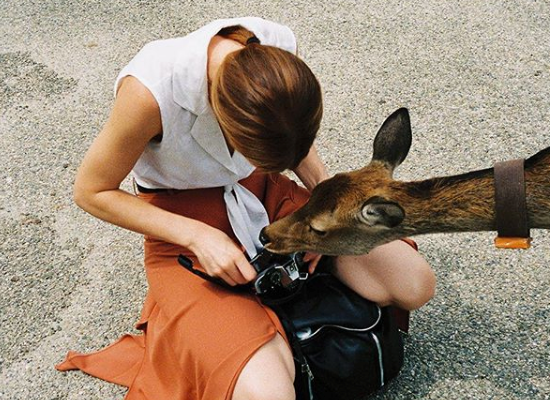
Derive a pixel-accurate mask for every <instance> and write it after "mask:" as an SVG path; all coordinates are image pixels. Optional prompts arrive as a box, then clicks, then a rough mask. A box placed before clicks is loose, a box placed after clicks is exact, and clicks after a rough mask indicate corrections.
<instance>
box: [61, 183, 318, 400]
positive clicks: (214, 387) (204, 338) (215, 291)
mask: <svg viewBox="0 0 550 400" xmlns="http://www.w3.org/2000/svg"><path fill="white" fill-rule="evenodd" d="M241 183H242V184H243V185H244V186H245V187H247V188H248V189H249V190H250V191H252V192H253V193H254V194H255V195H256V196H257V197H258V198H259V199H260V200H261V201H262V202H263V203H264V205H265V208H266V210H267V212H268V214H269V219H270V221H274V220H277V219H279V218H282V217H284V216H285V215H288V214H290V213H292V212H293V211H295V210H296V209H297V208H299V207H301V206H302V205H303V204H304V203H305V202H306V201H307V199H308V197H309V193H308V192H307V190H305V189H303V188H301V187H299V186H298V185H296V183H294V182H293V181H291V180H290V179H288V178H286V177H284V176H282V175H279V174H269V175H264V174H259V173H254V174H253V175H251V176H250V177H248V178H246V179H244V180H243V181H241ZM139 197H140V198H142V199H143V200H145V201H147V202H149V203H151V204H154V205H156V206H158V207H160V208H163V209H165V210H168V211H171V212H173V213H175V214H179V215H183V216H186V217H189V218H194V219H197V220H200V221H203V222H205V223H207V224H209V225H211V226H214V227H216V228H218V229H221V230H222V231H224V232H225V233H226V234H228V235H229V236H230V237H231V238H232V239H233V240H234V241H235V242H237V239H236V238H235V235H234V234H233V231H232V229H231V226H230V224H229V221H228V218H227V213H226V208H225V203H224V200H223V188H213V189H197V190H185V191H169V192H160V193H148V194H140V195H139ZM180 253H182V254H185V255H187V256H188V257H190V258H191V259H192V260H193V262H194V264H195V267H199V268H200V266H199V265H198V264H197V259H196V258H195V257H194V255H193V254H191V253H190V252H189V250H187V249H185V248H182V247H180V246H177V245H174V244H171V243H167V242H163V241H160V240H157V239H155V238H152V237H145V269H146V274H147V280H148V284H149V285H148V286H149V289H148V293H147V297H146V299H145V304H144V306H143V310H142V314H141V319H140V321H139V322H138V323H137V328H138V329H140V330H141V331H142V332H143V333H142V334H141V335H125V336H123V337H122V338H120V339H119V340H118V341H117V342H115V343H113V344H112V345H110V346H108V347H106V348H104V349H103V350H100V351H98V352H96V353H92V354H78V353H75V352H69V354H68V355H67V357H66V359H65V361H63V362H62V363H61V364H59V365H57V366H56V368H57V369H58V370H60V371H67V370H71V369H80V370H81V371H83V372H86V373H88V374H90V375H93V376H95V377H98V378H100V379H103V380H106V381H109V382H113V383H117V384H120V385H123V386H127V387H128V388H129V391H128V393H127V395H126V397H125V399H126V400H138V399H140V400H142V399H149V400H152V399H155V400H221V399H227V400H229V399H231V397H232V393H233V389H234V387H235V383H236V381H237V378H238V376H239V374H240V372H241V370H242V368H243V367H244V366H245V364H246V363H247V361H248V360H249V359H250V358H251V357H252V355H253V354H254V352H255V351H256V350H258V349H259V348H260V347H262V346H263V345H264V344H266V343H267V342H269V341H270V340H271V339H272V338H273V337H274V336H275V335H276V334H277V332H278V333H280V334H281V335H282V336H283V337H284V338H285V339H286V337H285V334H284V330H283V327H282V326H281V323H280V322H279V320H278V318H277V316H276V315H275V313H274V312H273V311H272V310H271V309H270V308H268V307H266V306H264V305H263V304H261V303H260V302H259V301H258V300H257V298H256V297H255V296H253V295H251V294H250V295H248V294H236V293H233V292H230V291H227V290H225V289H223V288H221V287H218V286H216V285H215V284H212V283H208V282H206V281H204V280H203V279H201V278H199V277H197V276H195V275H194V274H191V273H189V272H188V271H186V270H185V269H184V268H182V267H181V266H180V265H179V264H178V262H177V256H178V254H180Z"/></svg>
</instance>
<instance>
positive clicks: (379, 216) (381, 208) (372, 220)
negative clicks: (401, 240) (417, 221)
mask: <svg viewBox="0 0 550 400" xmlns="http://www.w3.org/2000/svg"><path fill="white" fill-rule="evenodd" d="M404 218H405V210H403V208H402V207H401V206H400V205H399V204H397V203H394V202H391V201H388V200H386V199H384V198H382V197H371V198H370V199H369V200H367V202H366V203H365V204H364V205H363V208H362V209H361V220H362V221H363V222H364V223H366V224H367V225H369V226H384V227H386V228H394V227H396V226H397V225H399V224H400V223H401V222H402V221H403V219H404Z"/></svg>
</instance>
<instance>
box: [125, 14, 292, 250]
mask: <svg viewBox="0 0 550 400" xmlns="http://www.w3.org/2000/svg"><path fill="white" fill-rule="evenodd" d="M234 25H241V26H243V27H244V28H246V29H248V30H249V31H251V32H252V33H254V34H255V35H256V37H258V39H259V40H260V42H261V43H262V44H264V45H270V46H276V47H279V48H281V49H284V50H287V51H289V52H292V53H296V39H295V37H294V34H293V33H292V31H291V30H290V29H289V28H288V27H286V26H284V25H280V24H277V23H275V22H271V21H267V20H264V19H262V18H256V17H245V18H232V19H220V20H216V21H213V22H211V23H209V24H208V25H206V26H204V27H202V28H200V29H198V30H196V31H194V32H192V33H190V34H189V35H187V36H185V37H181V38H174V39H166V40H157V41H154V42H151V43H148V44H147V45H145V46H144V47H143V49H141V50H140V51H139V53H138V54H137V55H136V56H135V57H134V58H133V59H132V60H131V61H130V63H129V64H128V65H127V66H126V67H124V68H123V69H122V71H121V72H120V74H119V75H118V77H117V79H116V82H115V95H116V92H117V90H118V87H119V84H120V80H121V79H122V78H124V77H125V76H128V75H131V76H134V77H135V78H137V79H138V80H139V81H140V82H141V83H142V84H143V85H145V86H146V87H147V89H149V91H150V92H151V93H152V94H153V96H154V97H155V99H156V101H157V103H158V105H159V108H160V114H161V120H162V140H161V141H160V142H153V141H152V142H149V143H148V144H147V146H146V148H145V151H144V152H143V154H142V155H141V156H140V158H139V159H138V161H137V163H136V164H135V166H134V168H133V170H132V174H133V176H134V178H135V180H136V182H137V183H138V184H139V185H140V186H142V187H145V188H150V189H152V188H171V189H195V188H209V187H220V186H224V187H225V188H226V195H225V200H226V203H227V206H228V215H229V218H230V221H231V225H232V227H233V230H234V231H235V234H236V235H237V237H238V238H239V240H241V243H242V244H243V245H244V246H245V248H246V249H247V252H248V253H249V256H251V257H252V256H253V255H254V254H255V252H254V251H253V248H252V244H251V243H250V241H252V242H253V243H254V247H256V248H259V246H260V244H259V242H258V240H257V236H258V233H259V229H261V228H262V227H263V226H265V225H267V223H268V221H267V215H266V213H265V209H263V206H262V205H261V203H260V202H259V200H258V199H257V198H256V197H255V196H254V195H253V194H252V193H250V192H249V191H248V190H246V189H245V188H244V187H242V186H241V185H238V184H237V182H238V181H239V180H241V179H243V178H246V177H247V176H249V175H250V174H251V173H252V171H253V170H254V167H253V166H252V165H251V164H250V163H249V162H248V160H246V159H245V158H244V157H243V156H242V155H241V154H240V153H238V152H237V151H234V152H233V155H232V156H231V154H230V152H229V149H228V148H227V145H226V142H225V139H224V137H223V134H222V131H221V129H220V126H219V124H218V122H217V120H216V118H215V117H214V114H213V111H212V108H211V107H210V103H209V101H208V80H207V50H208V45H209V43H210V40H211V39H212V37H213V36H214V35H216V34H217V33H218V32H219V31H220V30H221V29H222V28H225V27H228V26H234ZM251 196H252V198H251ZM258 203H259V204H258ZM260 225H261V226H260ZM258 227H259V229H258ZM238 231H240V232H238ZM244 231H249V232H248V233H246V232H244ZM244 236H250V238H245V237H244ZM247 242H248V243H247ZM251 253H253V254H251Z"/></svg>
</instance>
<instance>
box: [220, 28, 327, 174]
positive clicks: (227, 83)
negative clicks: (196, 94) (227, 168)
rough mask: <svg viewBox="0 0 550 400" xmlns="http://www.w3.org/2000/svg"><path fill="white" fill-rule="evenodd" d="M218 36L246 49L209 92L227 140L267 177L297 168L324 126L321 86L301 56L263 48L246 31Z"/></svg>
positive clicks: (229, 59) (228, 62)
mask: <svg viewBox="0 0 550 400" xmlns="http://www.w3.org/2000/svg"><path fill="white" fill-rule="evenodd" d="M218 34H219V35H222V36H224V37H228V38H230V39H233V40H236V41H238V42H239V43H242V44H244V45H245V47H244V48H243V49H241V50H238V51H235V52H232V53H229V54H228V55H227V56H226V57H225V59H224V61H223V63H222V64H221V66H220V67H219V69H218V72H217V74H216V77H215V78H214V80H213V82H212V89H211V92H210V100H211V103H212V109H213V110H214V114H215V115H216V118H217V119H218V122H219V124H220V127H221V128H222V131H223V132H224V135H225V137H226V140H227V141H228V142H229V144H230V145H231V146H232V147H234V148H235V149H236V150H237V151H238V152H240V153H241V154H242V155H243V156H245V157H246V158H247V159H248V160H249V161H250V162H251V163H252V164H253V165H255V166H256V167H259V168H260V169H262V170H264V171H266V172H280V171H283V170H285V169H288V168H290V169H292V168H295V167H297V166H298V164H299V163H300V162H301V161H302V160H303V159H304V157H305V156H306V155H307V154H308V152H309V149H310V148H311V145H312V144H313V141H314V139H315V137H316V135H317V131H318V130H319V126H320V123H321V117H322V114H323V102H322V95H321V87H320V85H319V82H318V81H317V79H316V78H315V76H314V75H313V73H312V72H311V70H310V69H309V67H308V66H307V65H306V64H305V63H304V62H303V61H302V60H300V59H299V58H298V57H297V56H296V55H294V54H292V53H290V52H288V51H285V50H282V49H280V48H277V47H273V46H265V45H260V44H259V43H258V40H257V39H256V38H255V36H254V34H253V33H251V32H250V31H248V30H246V29H244V28H242V27H230V28H225V29H223V30H222V31H220V32H219V33H218ZM250 38H254V39H253V41H250V40H249V39H250ZM247 42H248V43H249V44H247Z"/></svg>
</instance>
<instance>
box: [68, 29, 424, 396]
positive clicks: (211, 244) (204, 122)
mask: <svg viewBox="0 0 550 400" xmlns="http://www.w3.org/2000/svg"><path fill="white" fill-rule="evenodd" d="M295 53H296V42H295V38H294V35H293V33H292V32H291V31H290V30H289V29H288V28H287V27H285V26H282V25H279V24H276V23H273V22H269V21H266V20H263V19H260V18H237V19H228V20H217V21H214V22H212V23H210V24H208V25H206V26H205V27H203V28H201V29H199V30H197V31H195V32H193V33H191V34H190V35H188V36H186V37H184V38H177V39H169V40H163V41H157V42H153V43H150V44H148V45H146V46H145V47H144V48H143V49H142V50H141V51H140V52H139V53H138V55H137V56H136V57H135V58H134V59H133V60H132V61H131V62H130V64H128V66H126V67H125V68H124V69H123V70H122V72H121V73H120V75H119V77H118V79H117V82H116V85H115V92H116V100H115V104H114V107H113V110H112V113H111V116H110V118H109V120H108V121H107V123H106V124H105V127H104V128H103V130H102V131H101V132H100V134H99V136H98V137H97V138H96V140H95V141H94V143H93V144H92V146H91V147H90V149H89V150H88V152H87V154H86V156H85V158H84V160H83V162H82V165H81V166H80V169H79V171H78V174H77V178H76V181H75V189H74V194H75V201H76V203H77V204H78V205H79V206H80V207H82V208H83V209H84V210H86V211H88V212H89V213H91V214H92V215H94V216H96V217H98V218H101V219H103V220H105V221H108V222H110V223H113V224H116V225H119V226H121V227H123V228H126V229H130V230H133V231H136V232H139V233H142V234H144V235H145V266H146V272H147V279H148V283H149V290H148V294H147V298H146V301H145V305H144V307H143V311H142V317H141V320H140V321H139V323H138V325H137V326H138V328H139V329H141V330H142V331H143V335H140V336H131V335H126V336H124V337H123V338H122V339H120V340H119V341H118V342H117V343H115V344H114V345H112V346H109V347H107V348H106V349H104V350H102V351H100V352H98V353H94V354H90V355H81V354H76V353H69V355H68V357H67V359H66V360H65V361H64V362H63V363H62V364H60V365H59V366H58V369H60V370H68V369H76V368H78V369H81V370H83V371H85V372H88V373H90V374H92V375H94V376H97V377H100V378H102V379H105V380H108V381H111V382H115V383H119V384H122V385H125V386H128V387H129V391H128V394H127V397H126V398H127V399H130V400H134V399H152V398H154V399H161V400H163V399H181V400H190V399H202V400H219V399H228V400H229V399H232V400H245V399H250V400H252V399H254V400H264V399H270V400H272V399H273V400H274V399H281V400H282V399H285V400H287V399H293V398H294V397H295V394H294V388H293V380H294V364H293V358H292V354H291V351H290V349H289V346H288V344H287V342H286V338H285V335H284V331H283V329H282V327H281V324H280V322H279V321H278V319H277V317H276V315H275V314H274V313H273V311H272V310H270V309H269V308H267V307H265V306H263V305H262V304H261V303H260V302H259V301H258V300H257V299H256V298H255V297H254V296H252V295H249V294H235V293H233V292H230V291H227V290H225V289H223V288H221V287H217V286H216V285H213V284H211V283H207V282H205V281H204V280H202V279H200V278H199V277H196V276H194V275H192V274H190V273H189V272H188V271H186V270H184V269H183V268H181V267H180V266H179V265H178V263H177V260H176V257H177V255H178V254H180V253H183V254H186V255H187V256H189V257H190V258H192V260H193V261H194V264H195V267H196V268H201V269H202V270H203V271H205V272H206V273H207V274H209V275H211V276H214V277H219V278H221V279H223V280H224V281H226V282H227V283H229V284H230V285H237V284H244V283H247V282H250V281H251V280H253V279H254V277H255V275H256V274H255V271H254V269H253V268H252V266H251V265H250V264H249V263H248V261H247V257H246V256H245V254H244V252H246V253H247V255H248V256H249V257H252V256H253V255H254V254H255V253H256V251H257V250H258V248H259V246H260V244H259V243H258V234H259V230H260V229H261V228H262V227H263V226H265V225H266V224H267V223H269V222H270V221H273V220H275V219H278V218H281V217H282V216H284V215H286V214H288V213H291V212H292V211H294V210H295V209H297V208H298V207H300V206H301V205H302V204H304V202H305V201H306V200H307V197H308V191H307V190H305V189H303V188H300V187H298V186H297V185H296V184H295V183H294V182H292V181H290V180H289V179H287V178H285V177H283V176H281V175H279V174H278V172H280V171H283V170H285V169H292V170H294V172H295V173H296V175H297V176H298V177H299V178H300V179H301V181H302V182H303V183H304V185H305V186H306V188H307V189H309V190H311V189H312V188H313V187H315V185H316V184H317V183H319V182H320V181H322V180H323V179H325V178H327V173H326V170H325V168H324V166H323V164H322V163H321V161H320V159H319V157H318V155H317V152H316V150H315V148H314V146H313V145H312V144H313V141H314V139H315V136H316V134H317V131H318V129H319V125H320V121H321V115H322V99H321V90H320V87H319V84H318V82H317V80H316V79H315V77H314V75H313V74H312V72H311V71H310V70H309V68H308V67H307V66H306V65H305V64H304V63H303V61H301V60H300V59H299V58H298V57H297V56H296V55H295ZM131 170H132V171H133V175H134V179H135V182H136V186H137V190H138V192H139V193H138V195H137V197H136V196H133V195H131V194H129V193H126V192H124V191H122V190H121V189H120V188H119V186H120V183H121V182H122V181H123V179H124V178H125V177H126V176H127V174H128V173H129V172H130V171H131ZM241 246H242V247H241ZM243 251H244V252H243ZM318 259H319V256H316V255H312V254H309V255H308V260H311V263H310V271H311V272H313V270H314V269H315V265H316V262H317V261H318ZM335 273H336V274H337V276H338V277H339V278H340V279H342V280H343V281H344V282H345V283H347V284H348V285H350V286H351V287H352V288H353V289H354V290H356V291H357V292H358V293H360V294H362V295H363V296H365V297H367V298H369V299H371V300H373V301H376V302H378V303H380V304H383V305H388V304H394V305H397V306H400V307H402V308H406V309H414V308H418V307H419V306H421V305H422V304H424V303H425V302H426V301H428V299H429V298H431V296H432V295H433V290H434V277H433V273H432V271H431V269H430V268H429V266H428V265H427V264H426V262H425V261H424V260H423V259H422V258H421V257H420V256H419V255H418V254H417V253H416V252H415V251H414V250H413V249H412V248H411V247H409V246H408V245H406V244H405V243H404V242H395V243H389V244H387V245H384V246H380V247H379V248H377V249H375V250H374V251H373V252H372V253H370V254H369V255H367V256H363V257H339V258H338V259H337V262H336V269H335Z"/></svg>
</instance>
